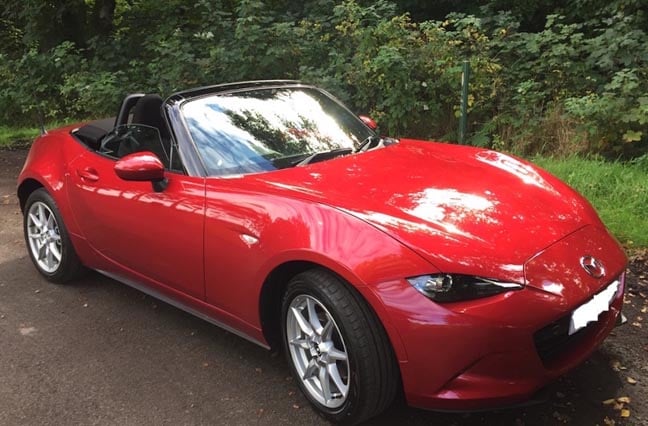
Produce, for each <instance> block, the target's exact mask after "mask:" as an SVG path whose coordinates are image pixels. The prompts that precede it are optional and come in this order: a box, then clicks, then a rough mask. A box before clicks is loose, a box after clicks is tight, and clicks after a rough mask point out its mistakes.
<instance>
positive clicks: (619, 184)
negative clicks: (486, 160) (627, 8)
mask: <svg viewBox="0 0 648 426" xmlns="http://www.w3.org/2000/svg"><path fill="white" fill-rule="evenodd" d="M60 125H62V124H61V123H55V124H50V125H48V126H47V127H48V128H54V127H58V126H60ZM39 132H40V129H39V128H38V127H33V128H11V127H5V126H0V149H14V148H21V147H27V146H29V144H30V143H31V141H32V140H33V139H34V138H35V137H36V136H38V134H39ZM532 161H533V162H534V163H536V164H538V165H539V166H541V167H543V168H545V169H546V170H548V171H549V172H551V173H553V174H555V175H556V176H558V177H559V178H561V179H562V180H564V181H566V182H567V183H569V184H570V185H571V186H572V187H574V188H575V189H576V190H577V191H579V192H580V193H581V194H583V195H584V196H585V197H586V198H587V199H588V200H589V201H590V202H591V203H592V205H593V206H594V207H595V208H596V210H597V211H598V213H599V215H600V216H601V219H602V220H603V222H604V223H605V224H606V225H607V227H608V228H609V229H610V231H611V232H612V233H613V234H614V235H615V236H616V237H617V238H618V239H619V240H620V241H621V242H622V243H623V244H624V245H625V246H626V248H628V249H639V248H647V247H648V156H644V157H643V158H642V160H641V161H637V162H635V163H619V162H609V161H604V160H601V159H584V158H577V157H570V158H564V159H555V158H549V157H535V158H533V159H532Z"/></svg>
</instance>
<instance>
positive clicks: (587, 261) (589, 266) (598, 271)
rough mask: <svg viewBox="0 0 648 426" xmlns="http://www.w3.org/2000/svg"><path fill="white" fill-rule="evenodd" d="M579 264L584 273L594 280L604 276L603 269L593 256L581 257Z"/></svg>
mask: <svg viewBox="0 0 648 426" xmlns="http://www.w3.org/2000/svg"><path fill="white" fill-rule="evenodd" d="M580 264H581V266H582V267H583V269H585V272H587V273H588V274H590V275H591V276H593V277H594V278H601V277H603V276H604V275H605V267H604V266H603V263H601V261H600V260H598V259H597V258H595V257H593V256H583V257H581V259H580Z"/></svg>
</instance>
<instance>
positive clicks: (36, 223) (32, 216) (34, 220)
mask: <svg viewBox="0 0 648 426" xmlns="http://www.w3.org/2000/svg"><path fill="white" fill-rule="evenodd" d="M29 218H30V219H31V221H32V223H33V224H34V226H35V227H36V228H37V229H41V228H42V227H43V224H41V221H40V220H39V219H38V217H37V216H36V215H35V214H34V213H29Z"/></svg>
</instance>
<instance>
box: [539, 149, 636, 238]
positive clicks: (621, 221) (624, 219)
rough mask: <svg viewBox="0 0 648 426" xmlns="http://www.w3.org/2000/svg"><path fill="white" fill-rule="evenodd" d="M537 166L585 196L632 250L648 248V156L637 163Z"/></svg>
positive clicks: (574, 161) (543, 162) (577, 161)
mask: <svg viewBox="0 0 648 426" xmlns="http://www.w3.org/2000/svg"><path fill="white" fill-rule="evenodd" d="M532 161H533V162H534V163H536V164H538V165H539V166H541V167H543V168H544V169H546V170H548V171H549V172H551V173H553V174H554V175H556V176H558V177H559V178H560V179H562V180H564V181H565V182H567V183H568V184H569V185H571V186H572V187H573V188H574V189H576V190H577V191H578V192H580V193H581V194H583V195H584V196H585V197H586V198H587V199H588V200H589V201H590V202H591V203H592V205H593V206H594V208H596V210H597V211H598V213H599V215H600V217H601V219H602V220H603V222H604V223H605V225H606V226H607V227H608V228H609V229H610V231H611V232H612V234H614V235H615V236H616V237H617V238H618V239H619V240H620V241H621V243H623V245H624V246H625V247H626V248H628V249H639V248H646V247H648V157H647V156H644V157H643V158H641V159H640V161H636V162H634V163H619V162H609V161H604V160H600V159H584V158H576V157H572V158H565V159H554V158H547V157H536V158H534V159H533V160H532Z"/></svg>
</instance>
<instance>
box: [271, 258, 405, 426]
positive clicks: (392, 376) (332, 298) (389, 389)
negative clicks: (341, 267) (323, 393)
mask: <svg viewBox="0 0 648 426" xmlns="http://www.w3.org/2000/svg"><path fill="white" fill-rule="evenodd" d="M304 296H307V297H310V298H313V299H314V300H316V301H317V302H319V303H320V304H321V305H322V306H323V307H324V308H325V309H326V311H328V312H327V314H330V316H332V318H333V320H334V323H335V325H336V326H337V329H338V331H339V334H340V335H341V337H342V340H341V341H342V342H343V343H342V344H343V345H344V346H345V349H346V354H347V359H348V369H349V371H348V375H346V380H347V381H348V393H347V395H346V400H345V401H344V403H343V404H342V405H341V406H340V407H336V408H334V409H333V408H329V407H327V406H325V405H323V404H322V403H320V402H318V401H317V399H316V397H314V396H313V395H311V393H310V392H311V391H309V390H308V389H307V387H306V385H305V384H304V382H305V381H306V380H302V377H300V375H299V374H298V372H297V367H296V365H295V361H293V358H292V355H291V353H290V347H289V346H290V344H289V342H288V340H289V339H288V329H287V323H288V312H289V309H290V306H291V303H293V301H298V300H300V299H296V298H298V297H299V298H301V299H303V298H304ZM281 318H282V336H283V339H282V340H283V345H284V351H285V353H286V358H287V360H288V364H289V365H290V369H291V372H292V374H293V377H294V378H295V381H296V382H297V383H298V385H299V387H300V389H301V391H302V392H303V393H304V395H305V396H306V398H307V399H308V400H309V402H310V403H311V404H312V405H313V407H314V408H315V409H316V411H317V412H318V413H319V414H320V415H321V416H323V417H324V418H326V419H327V420H329V421H332V422H335V423H343V424H357V423H360V422H362V421H364V420H367V419H369V418H370V417H373V416H376V415H378V414H380V413H381V412H382V411H384V410H385V409H386V408H387V407H388V406H389V405H390V404H391V403H392V401H393V400H394V397H395V395H396V393H397V390H398V388H399V386H400V376H399V372H398V366H397V363H396V358H395V356H394V353H393V350H392V347H391V344H390V342H389V339H388V337H387V334H386V332H385V330H384V328H383V326H382V324H381V323H380V321H379V320H378V318H377V317H376V315H375V314H374V312H373V311H372V310H371V309H370V307H369V306H368V305H367V303H366V302H365V301H364V299H363V298H362V297H361V296H360V294H359V293H357V291H356V290H355V289H353V288H352V287H350V286H349V285H347V284H346V283H344V282H343V281H342V280H341V279H340V278H338V277H337V276H335V275H334V274H332V273H330V272H328V271H325V270H322V269H313V270H309V271H306V272H303V273H301V274H299V275H297V276H295V277H294V278H293V279H292V280H291V281H290V283H289V284H288V287H287V290H286V293H285V295H284V298H283V303H282V317H281ZM318 353H319V349H318Z"/></svg>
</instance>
